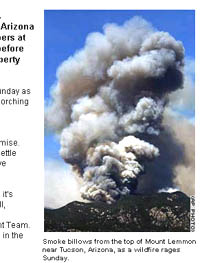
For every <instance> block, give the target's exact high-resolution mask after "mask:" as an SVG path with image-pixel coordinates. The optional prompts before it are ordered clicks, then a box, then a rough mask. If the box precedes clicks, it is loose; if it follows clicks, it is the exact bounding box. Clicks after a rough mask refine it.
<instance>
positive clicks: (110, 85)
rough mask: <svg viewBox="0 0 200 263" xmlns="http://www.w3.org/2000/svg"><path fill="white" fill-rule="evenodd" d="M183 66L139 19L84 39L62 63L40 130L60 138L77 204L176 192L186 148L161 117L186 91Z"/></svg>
mask: <svg viewBox="0 0 200 263" xmlns="http://www.w3.org/2000/svg"><path fill="white" fill-rule="evenodd" d="M183 68H184V48H183V45H182V43H181V42H180V41H177V40H175V39H174V38H173V37H172V36H170V34H168V33H166V32H158V31H156V30H155V29H154V28H153V27H152V26H151V25H150V24H149V23H148V22H146V21H145V20H143V19H142V18H139V17H134V18H133V19H131V20H129V21H127V22H125V23H124V25H122V26H118V25H116V24H106V25H105V26H104V33H103V34H102V33H91V34H89V35H88V37H87V39H86V43H85V46H84V48H83V49H81V50H80V51H78V52H76V53H75V54H74V56H72V57H69V58H68V59H67V60H66V61H64V62H63V63H62V65H61V66H60V67H59V69H58V72H57V77H58V83H57V86H56V87H55V88H54V90H53V92H52V103H51V104H50V106H49V107H48V108H47V109H46V114H45V125H46V127H48V128H49V129H51V130H53V131H54V132H55V133H57V134H60V144H61V149H60V155H61V156H62V158H63V159H64V160H65V161H66V162H67V163H69V164H71V165H72V166H73V167H74V173H75V174H76V176H78V177H80V178H81V181H82V186H81V188H80V192H81V195H82V198H85V199H87V200H100V201H105V202H107V203H110V202H113V201H115V200H117V199H118V198H119V197H120V196H121V195H126V194H131V193H133V192H136V191H141V192H143V191H144V192H151V191H157V190H159V189H161V188H165V187H173V186H174V167H175V166H177V165H178V164H181V163H184V161H185V156H184V152H185V149H184V146H183V145H182V144H181V143H180V142H178V141H177V140H176V138H175V137H174V136H173V133H172V132H171V130H170V129H168V127H167V125H165V124H163V116H164V115H163V114H164V111H165V107H166V106H167V105H168V102H169V95H170V96H171V94H172V92H174V91H176V90H178V89H181V88H183V86H184V74H183ZM172 149H173V151H172ZM159 173H161V174H159ZM152 174H153V175H154V176H152Z"/></svg>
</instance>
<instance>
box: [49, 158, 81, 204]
mask: <svg viewBox="0 0 200 263" xmlns="http://www.w3.org/2000/svg"><path fill="white" fill-rule="evenodd" d="M44 189H45V191H44V200H45V203H44V205H45V207H47V208H58V207H61V206H64V205H65V204H67V203H69V202H72V201H75V200H76V201H77V200H79V201H82V198H81V195H80V185H79V184H78V182H77V180H76V178H75V176H74V174H73V171H72V169H71V167H70V166H68V167H67V166H66V165H63V163H61V162H60V161H55V160H51V159H49V160H46V161H45V187H44Z"/></svg>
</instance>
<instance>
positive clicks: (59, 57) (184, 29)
mask: <svg viewBox="0 0 200 263" xmlns="http://www.w3.org/2000/svg"><path fill="white" fill-rule="evenodd" d="M194 15H195V12H194V11H192V10H190V11H188V10H185V11H183V10H181V11H179V10H155V11H153V10H141V11H140V10H137V11H134V10H121V11H120V10H119V11H115V10H112V11H109V10H88V11H87V10H45V12H44V29H45V34H44V94H45V100H47V99H48V98H49V97H50V96H49V95H50V88H51V86H52V85H53V84H54V83H56V71H57V68H58V66H59V65H60V64H61V62H63V61H64V60H66V59H67V58H68V57H69V56H71V55H73V54H74V52H75V51H76V50H78V49H81V48H82V47H83V46H84V43H85V39H86V36H87V35H88V33H91V32H95V31H98V32H102V28H103V26H104V24H106V23H117V24H119V25H121V24H123V23H124V22H125V21H126V20H128V19H130V18H132V17H133V16H141V17H143V18H144V19H146V20H147V21H148V22H150V23H152V25H153V26H154V27H155V28H156V29H158V30H160V31H167V32H169V33H170V34H171V35H172V36H173V37H175V38H176V39H177V40H181V41H182V42H183V45H184V47H185V55H186V57H188V58H190V59H192V60H193V59H194V57H195V37H194V36H195V17H194ZM58 151H59V143H58V142H56V140H55V138H54V137H53V136H52V135H46V136H45V158H53V159H58V158H60V157H59V153H58Z"/></svg>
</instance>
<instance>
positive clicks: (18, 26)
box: [0, 22, 34, 30]
mask: <svg viewBox="0 0 200 263" xmlns="http://www.w3.org/2000/svg"><path fill="white" fill-rule="evenodd" d="M0 30H34V25H33V24H14V23H12V22H11V23H10V24H6V23H5V22H3V23H2V24H1V26H0Z"/></svg>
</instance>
